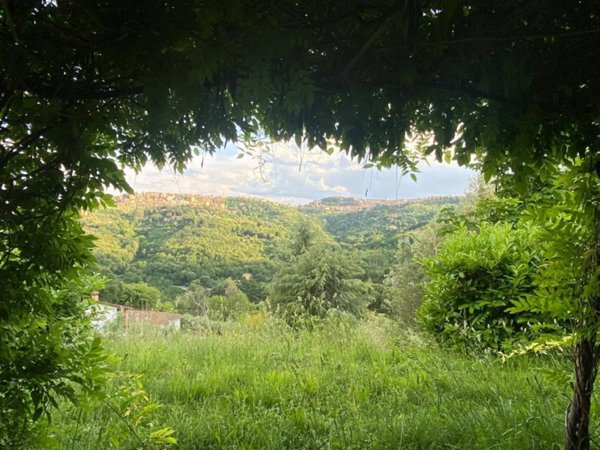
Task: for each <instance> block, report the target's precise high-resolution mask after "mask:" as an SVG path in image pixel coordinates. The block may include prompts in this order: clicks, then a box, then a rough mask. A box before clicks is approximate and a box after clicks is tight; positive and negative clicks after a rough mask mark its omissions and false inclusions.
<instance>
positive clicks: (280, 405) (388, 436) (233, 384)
mask: <svg viewBox="0 0 600 450" xmlns="http://www.w3.org/2000/svg"><path fill="white" fill-rule="evenodd" d="M257 322H260V321H254V323H252V324H248V323H246V324H237V325H232V326H230V327H229V328H224V329H222V330H220V331H219V333H214V334H212V333H209V334H204V335H200V334H188V333H185V332H181V333H170V334H164V333H162V332H154V333H149V332H148V330H146V332H145V333H144V334H143V335H141V334H137V333H136V334H129V335H126V336H113V337H111V338H110V339H109V340H108V346H109V347H110V349H111V350H112V351H114V352H116V353H118V354H121V355H124V359H123V362H122V370H125V371H128V372H135V373H141V374H143V381H144V386H145V389H146V390H147V392H148V393H149V395H150V397H152V398H153V399H154V400H157V401H159V402H160V403H161V404H162V406H161V408H160V409H158V410H157V411H155V412H154V416H153V419H152V420H153V421H154V422H155V423H156V424H160V426H169V427H172V428H173V429H175V436H176V438H177V441H178V442H177V444H176V445H175V448H181V449H452V448H456V449H553V448H561V446H562V426H563V414H564V410H565V406H566V404H567V401H568V397H567V394H568V383H567V382H566V380H565V378H564V376H563V375H562V374H564V373H565V372H564V371H565V367H568V363H567V362H565V361H562V360H558V359H550V358H545V359H539V358H533V357H526V358H517V359H511V360H509V361H508V362H502V361H500V360H498V359H497V358H493V357H481V356H468V355H461V354H454V353H451V352H448V351H444V350H442V349H439V348H437V347H435V346H432V345H428V344H427V343H425V342H422V341H421V340H420V339H419V338H416V337H413V338H410V336H409V335H403V334H402V333H401V332H400V331H399V330H398V329H397V325H394V324H392V323H389V322H386V321H382V320H369V321H366V322H361V323H357V324H348V323H344V322H341V323H336V324H328V325H324V326H319V327H317V328H316V329H314V330H312V331H294V330H290V329H289V328H287V327H285V326H284V325H282V324H277V323H273V322H272V321H270V320H267V321H265V322H264V323H257ZM111 414H112V418H111ZM123 419H125V420H126V419H127V418H119V417H116V415H115V414H114V413H113V412H111V411H108V410H107V409H106V408H105V407H104V408H100V409H97V410H96V411H92V412H83V413H82V412H81V411H77V410H66V411H65V412H64V414H63V416H62V418H60V419H59V424H58V425H57V426H58V432H57V439H58V440H59V442H60V443H61V448H64V449H67V448H71V447H72V448H77V449H81V450H85V449H98V448H110V445H111V444H110V442H109V441H106V442H105V441H102V430H101V429H100V427H105V428H106V427H108V428H110V426H111V425H110V424H111V421H114V423H117V422H118V421H121V422H122V421H123ZM75 422H76V423H77V426H75V425H74V423H75ZM82 430H84V431H82ZM75 435H77V436H75ZM107 436H108V434H107ZM106 439H108V437H107V438H106ZM75 442H76V445H74V443H75ZM118 445H119V447H120V448H137V447H139V442H138V441H137V440H136V439H135V437H134V436H131V437H130V438H128V439H126V440H124V441H121V442H120V443H119V444H118ZM70 446H71V447H70Z"/></svg>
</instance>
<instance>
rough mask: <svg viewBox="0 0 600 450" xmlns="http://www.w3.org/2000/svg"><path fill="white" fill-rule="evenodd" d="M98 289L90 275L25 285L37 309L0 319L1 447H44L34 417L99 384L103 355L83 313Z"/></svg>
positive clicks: (71, 399) (7, 298)
mask: <svg viewBox="0 0 600 450" xmlns="http://www.w3.org/2000/svg"><path fill="white" fill-rule="evenodd" d="M57 285H58V283H57V284H55V286H57ZM97 287H98V282H97V281H94V280H91V279H82V280H81V281H80V280H78V279H67V280H65V281H64V282H63V283H62V284H60V289H58V290H57V289H56V288H50V287H47V286H39V287H32V288H29V289H27V291H28V292H27V294H29V295H28V297H27V298H28V300H29V301H32V300H36V301H40V302H43V303H42V304H41V305H39V306H38V308H37V313H36V314H35V315H32V314H31V313H30V312H29V308H30V307H31V306H29V307H26V306H25V305H23V306H25V307H26V308H27V309H23V310H22V313H21V314H18V315H17V312H16V310H15V309H13V310H12V315H11V317H10V322H9V321H8V320H7V319H6V318H4V319H3V321H2V322H1V333H0V448H10V449H20V448H25V449H28V448H33V447H35V446H38V445H39V446H41V448H46V444H47V443H46V442H45V441H44V436H43V435H38V434H36V433H34V432H33V430H34V429H35V427H36V426H37V423H36V422H37V421H38V419H39V418H40V417H43V418H46V417H48V418H49V417H50V415H51V412H52V410H53V409H54V408H56V407H57V405H58V404H59V403H61V402H62V401H63V400H64V399H66V400H70V401H72V402H75V403H76V402H77V401H78V399H79V398H80V397H81V396H82V395H89V394H93V393H95V392H97V391H98V390H99V389H100V388H101V387H102V385H103V382H104V376H105V373H106V371H107V369H106V365H105V361H104V360H105V358H106V354H105V353H104V350H103V348H102V347H101V345H100V340H99V339H98V338H97V337H95V336H94V333H93V332H92V329H91V328H90V315H89V313H88V312H87V308H88V307H89V305H90V301H89V293H90V292H91V290H94V289H97ZM9 293H10V292H7V294H9ZM10 298H11V297H6V298H5V299H4V301H6V302H7V301H10ZM12 298H14V297H12ZM5 308H6V304H5ZM13 308H14V307H13Z"/></svg>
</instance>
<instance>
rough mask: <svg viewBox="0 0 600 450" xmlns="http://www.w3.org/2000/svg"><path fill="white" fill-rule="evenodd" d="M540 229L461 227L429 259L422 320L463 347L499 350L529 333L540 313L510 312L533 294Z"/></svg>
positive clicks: (443, 337) (438, 334) (539, 257)
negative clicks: (518, 303) (517, 303)
mask: <svg viewBox="0 0 600 450" xmlns="http://www.w3.org/2000/svg"><path fill="white" fill-rule="evenodd" d="M537 234H538V233H536V230H535V229H533V228H530V227H529V228H528V227H522V228H517V229H515V228H513V227H512V226H511V225H510V224H502V223H497V224H490V223H486V222H483V223H481V224H480V226H479V227H478V229H477V230H468V229H466V227H461V228H459V229H458V230H456V231H455V232H453V233H452V235H451V236H449V237H447V238H446V239H445V241H444V242H443V243H442V245H441V247H440V250H439V252H438V254H437V255H436V256H435V257H434V258H431V259H429V260H427V261H426V263H425V268H426V272H427V275H428V277H429V279H430V280H429V282H428V283H427V284H426V286H425V296H424V298H425V300H424V302H423V305H422V306H421V307H420V309H419V312H418V318H419V321H420V323H421V324H422V325H423V326H424V328H425V329H427V330H428V331H430V332H432V333H433V334H434V335H435V336H436V337H437V338H438V339H439V340H440V341H442V342H444V343H446V344H449V345H452V346H456V347H462V348H479V349H482V348H490V349H495V350H500V349H502V348H505V347H506V346H510V345H511V343H513V341H520V340H523V339H525V338H527V337H530V336H527V334H528V332H529V330H530V325H531V324H532V323H540V322H544V318H543V316H540V315H539V314H528V313H526V312H522V313H521V314H513V313H511V312H509V309H510V307H511V306H512V305H513V302H514V301H517V300H519V299H520V298H521V297H523V296H526V295H528V294H531V293H532V292H533V290H534V284H533V280H534V277H535V274H536V272H537V270H538V266H539V264H540V262H541V261H542V251H541V247H540V242H539V239H538V237H537Z"/></svg>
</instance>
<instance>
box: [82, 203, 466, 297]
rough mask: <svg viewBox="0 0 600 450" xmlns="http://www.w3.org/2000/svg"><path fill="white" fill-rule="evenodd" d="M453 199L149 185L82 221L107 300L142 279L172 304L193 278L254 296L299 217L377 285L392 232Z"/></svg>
mask: <svg viewBox="0 0 600 450" xmlns="http://www.w3.org/2000/svg"><path fill="white" fill-rule="evenodd" d="M456 202H457V199H456V198H452V197H444V198H433V199H424V200H416V201H377V200H355V199H348V198H327V199H324V200H321V201H316V202H313V203H310V204H309V205H305V206H302V207H297V208H295V207H291V206H286V205H281V204H275V203H271V202H268V201H265V200H259V199H253V198H223V197H214V196H202V195H174V194H157V193H146V194H140V195H138V196H123V197H117V198H116V203H117V206H116V208H108V209H104V210H100V211H96V212H94V213H92V214H86V215H84V217H83V222H84V225H85V228H86V229H87V231H88V232H90V233H92V234H93V235H95V236H96V237H97V240H96V250H95V254H96V257H97V259H98V262H99V271H100V273H102V274H103V275H104V276H106V277H107V278H108V279H109V280H111V281H110V282H109V284H108V286H107V288H106V289H105V292H103V296H104V298H105V300H107V301H110V300H112V301H118V300H119V298H118V296H119V295H121V290H120V288H118V286H121V287H122V286H123V285H127V284H136V285H137V286H138V287H139V286H140V285H143V284H147V285H149V286H150V287H154V288H156V289H158V290H159V291H160V297H161V300H162V301H163V302H169V301H172V300H173V299H175V298H176V297H177V296H178V295H180V294H182V293H183V292H185V291H187V290H188V289H189V287H190V286H192V285H193V286H201V287H203V288H204V289H207V290H208V291H209V292H211V293H213V294H221V293H223V291H224V290H225V286H226V283H227V280H233V281H234V282H235V284H236V285H237V286H238V287H239V289H240V290H241V291H242V292H244V293H245V294H246V295H247V296H248V298H249V299H250V300H251V301H253V302H258V301H261V300H263V299H264V297H265V295H266V291H265V287H266V285H267V284H268V283H269V282H270V281H271V278H272V276H273V273H274V271H275V270H276V269H275V267H276V263H277V260H278V252H279V248H280V247H281V246H282V245H283V244H284V243H285V242H286V240H287V238H289V236H290V233H292V232H293V230H294V229H295V228H297V227H298V225H299V224H300V223H309V224H311V226H312V227H315V228H318V229H322V230H324V232H325V233H326V235H327V236H328V238H329V239H332V240H335V241H337V242H339V243H340V244H341V245H342V246H343V247H344V249H345V250H347V251H350V252H352V253H353V255H354V257H355V259H356V261H359V262H360V264H361V265H362V266H363V269H364V271H365V273H364V275H363V277H364V279H365V281H367V280H370V281H373V282H374V283H380V282H381V281H382V280H383V278H384V275H385V273H386V272H387V271H388V270H389V268H390V267H391V266H392V264H393V260H394V255H395V252H396V248H397V243H398V236H399V235H400V234H401V233H402V232H403V231H408V230H413V229H416V228H419V227H421V226H423V225H424V224H426V223H427V222H428V221H430V220H431V219H432V218H433V217H434V215H435V214H436V213H437V211H439V209H440V208H441V207H442V206H444V205H452V204H455V203H456ZM157 295H158V294H157Z"/></svg>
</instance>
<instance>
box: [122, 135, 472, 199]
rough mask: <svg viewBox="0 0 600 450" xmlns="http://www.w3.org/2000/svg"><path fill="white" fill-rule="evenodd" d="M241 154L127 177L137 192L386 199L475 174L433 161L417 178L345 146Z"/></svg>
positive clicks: (460, 183)
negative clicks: (366, 160) (352, 154)
mask: <svg viewBox="0 0 600 450" xmlns="http://www.w3.org/2000/svg"><path fill="white" fill-rule="evenodd" d="M238 154H239V150H237V149H236V148H235V147H233V146H229V147H227V148H225V149H223V150H222V151H219V152H217V153H215V154H214V155H212V156H210V155H206V156H205V157H204V158H202V157H196V158H194V159H193V160H192V161H190V163H189V164H188V168H187V169H186V170H185V172H184V173H183V174H175V173H174V172H173V171H172V170H169V169H164V170H162V171H159V170H158V169H157V168H156V167H154V166H151V165H149V166H146V167H144V169H143V170H142V171H141V172H140V173H139V174H137V175H136V174H135V173H134V172H133V171H131V170H127V180H128V181H129V183H130V184H131V186H132V187H133V188H134V189H135V190H136V191H138V192H144V191H156V192H174V193H197V194H210V195H227V196H244V195H250V196H259V197H265V198H268V199H271V200H275V201H281V202H285V203H304V202H308V201H311V200H314V199H318V198H323V197H327V196H334V195H335V196H352V197H362V198H365V197H367V198H387V199H394V198H418V197H425V196H429V195H460V194H462V193H463V192H464V190H465V188H466V186H467V184H468V182H469V180H470V179H471V178H472V176H473V172H472V171H470V170H467V169H465V168H462V167H458V166H457V165H456V164H440V163H437V162H429V164H427V163H422V164H420V166H419V169H420V173H419V174H417V177H418V178H417V182H414V181H412V179H411V178H410V177H408V176H406V177H400V173H401V171H400V170H397V169H395V168H392V169H385V170H382V171H377V170H376V169H374V168H371V169H364V168H363V167H362V165H361V164H360V163H358V162H357V161H353V160H351V159H350V158H349V157H348V156H347V155H346V154H344V153H341V152H337V153H334V154H333V155H328V154H327V153H325V152H323V151H321V150H318V149H313V150H310V151H309V150H307V149H300V148H298V147H297V146H295V145H293V144H283V143H279V144H274V145H272V146H271V152H270V154H265V155H264V156H263V158H262V160H261V159H257V158H252V157H244V158H241V159H237V155H238Z"/></svg>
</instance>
